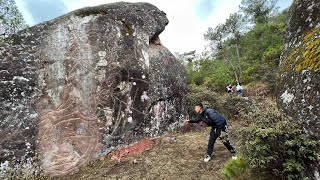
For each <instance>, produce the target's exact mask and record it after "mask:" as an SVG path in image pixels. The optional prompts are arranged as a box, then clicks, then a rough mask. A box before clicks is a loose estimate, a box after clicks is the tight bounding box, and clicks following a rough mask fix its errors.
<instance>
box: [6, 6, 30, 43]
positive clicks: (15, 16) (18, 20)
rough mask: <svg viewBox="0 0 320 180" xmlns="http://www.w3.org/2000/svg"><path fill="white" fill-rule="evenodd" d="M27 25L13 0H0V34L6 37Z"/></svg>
mask: <svg viewBox="0 0 320 180" xmlns="http://www.w3.org/2000/svg"><path fill="white" fill-rule="evenodd" d="M26 27H27V25H26V23H25V21H24V19H23V16H22V14H21V13H20V12H19V10H18V8H17V6H16V3H15V1H14V0H0V36H2V38H5V37H8V36H9V35H10V34H14V33H16V32H18V31H20V30H22V29H24V28H26Z"/></svg>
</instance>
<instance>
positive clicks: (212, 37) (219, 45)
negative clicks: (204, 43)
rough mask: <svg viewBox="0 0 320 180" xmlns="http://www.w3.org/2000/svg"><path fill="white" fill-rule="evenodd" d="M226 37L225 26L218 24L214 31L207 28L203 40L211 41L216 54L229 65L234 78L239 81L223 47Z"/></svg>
mask: <svg viewBox="0 0 320 180" xmlns="http://www.w3.org/2000/svg"><path fill="white" fill-rule="evenodd" d="M227 36H228V32H227V29H226V25H225V24H219V25H218V26H216V27H215V29H214V30H213V29H212V28H211V27H210V28H208V31H207V32H206V33H205V34H204V38H205V40H209V41H211V43H212V44H213V47H215V48H216V51H217V54H219V53H221V55H222V58H223V59H224V60H225V61H226V62H228V63H229V64H230V65H231V67H232V69H233V72H234V76H235V78H236V79H239V76H238V74H237V71H236V68H235V66H234V64H233V63H232V61H231V60H230V59H229V58H228V55H227V51H226V49H225V47H224V42H225V40H226V38H227Z"/></svg>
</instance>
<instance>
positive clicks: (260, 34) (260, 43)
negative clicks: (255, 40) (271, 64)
mask: <svg viewBox="0 0 320 180" xmlns="http://www.w3.org/2000/svg"><path fill="white" fill-rule="evenodd" d="M262 43H263V39H262V32H260V33H259V60H260V61H262V53H263V47H262V46H263V44H262Z"/></svg>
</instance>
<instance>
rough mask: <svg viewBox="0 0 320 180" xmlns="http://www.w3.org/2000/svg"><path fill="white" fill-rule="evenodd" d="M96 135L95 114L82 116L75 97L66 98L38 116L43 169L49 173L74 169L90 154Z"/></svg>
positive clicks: (64, 172)
mask: <svg viewBox="0 0 320 180" xmlns="http://www.w3.org/2000/svg"><path fill="white" fill-rule="evenodd" d="M98 137H99V135H98V131H97V128H96V125H95V118H90V117H86V116H84V115H83V114H82V113H81V112H80V110H79V108H78V107H77V103H76V100H75V99H73V98H69V99H68V100H66V101H65V102H64V103H63V104H62V105H61V106H60V107H59V108H57V109H56V110H53V111H51V112H49V113H47V114H45V115H44V116H42V117H41V122H40V126H39V148H40V150H41V151H42V152H43V166H44V169H45V170H46V172H47V173H48V174H50V175H52V176H56V175H64V174H68V173H70V172H72V171H74V170H75V169H76V168H78V167H79V166H81V165H82V164H83V163H84V162H86V160H87V159H88V158H90V157H92V155H93V152H95V150H96V147H97V144H98V141H99V138H98Z"/></svg>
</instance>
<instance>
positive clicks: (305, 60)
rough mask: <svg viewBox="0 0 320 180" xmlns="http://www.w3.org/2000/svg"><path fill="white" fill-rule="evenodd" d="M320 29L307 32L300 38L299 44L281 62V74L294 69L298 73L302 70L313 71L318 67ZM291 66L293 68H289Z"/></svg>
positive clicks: (319, 63)
mask: <svg viewBox="0 0 320 180" xmlns="http://www.w3.org/2000/svg"><path fill="white" fill-rule="evenodd" d="M319 36H320V28H315V29H313V30H311V31H308V32H307V33H305V34H304V35H303V37H302V38H301V43H300V44H299V45H298V46H297V47H296V48H293V49H292V50H291V51H290V52H289V55H288V56H287V58H286V59H285V60H284V61H283V64H282V66H281V69H280V70H281V72H288V71H289V70H290V69H294V70H295V72H297V73H300V72H301V71H303V70H309V71H315V70H317V69H318V68H319V67H320V61H319V59H320V39H319ZM290 66H293V68H290Z"/></svg>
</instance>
